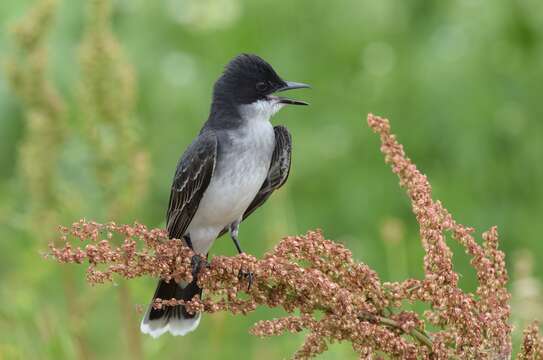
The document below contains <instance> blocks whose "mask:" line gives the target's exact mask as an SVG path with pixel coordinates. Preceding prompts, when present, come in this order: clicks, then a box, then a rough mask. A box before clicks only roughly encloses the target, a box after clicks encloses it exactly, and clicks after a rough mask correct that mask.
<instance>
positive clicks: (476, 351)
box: [50, 115, 543, 359]
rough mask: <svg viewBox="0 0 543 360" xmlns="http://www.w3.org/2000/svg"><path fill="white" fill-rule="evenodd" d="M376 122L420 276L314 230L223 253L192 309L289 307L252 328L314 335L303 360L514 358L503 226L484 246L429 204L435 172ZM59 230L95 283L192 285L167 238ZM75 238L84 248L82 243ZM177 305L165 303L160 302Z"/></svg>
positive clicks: (533, 349)
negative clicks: (406, 274) (343, 350)
mask: <svg viewBox="0 0 543 360" xmlns="http://www.w3.org/2000/svg"><path fill="white" fill-rule="evenodd" d="M368 124H369V126H370V127H371V129H372V130H373V131H374V132H376V133H378V134H379V135H380V137H381V151H382V152H383V154H384V155H385V160H386V162H387V163H389V164H390V166H391V168H392V171H393V172H394V173H395V174H397V175H398V177H399V179H400V185H401V186H402V187H403V188H405V189H406V192H407V194H408V196H409V198H410V200H411V204H412V209H413V213H414V214H415V216H416V219H417V222H418V224H419V226H420V238H421V242H422V245H423V247H424V251H425V257H424V272H425V276H424V278H423V279H407V280H405V281H402V282H394V283H383V282H381V281H380V279H379V277H378V275H377V274H376V273H375V272H374V271H373V270H372V269H370V268H369V267H368V266H367V265H365V264H363V263H358V262H355V261H354V260H353V258H352V254H351V252H350V251H349V250H348V249H346V248H345V247H344V246H343V245H341V244H338V243H335V242H333V241H330V240H326V239H325V238H324V236H323V234H322V232H321V231H309V232H308V233H307V234H305V235H303V236H289V237H285V238H283V239H282V240H281V241H280V242H279V244H277V246H276V247H275V248H274V249H272V250H271V251H270V252H268V253H266V254H265V255H264V256H263V257H262V259H257V258H255V257H253V256H250V255H247V254H241V255H238V256H235V257H224V256H216V257H214V258H213V259H212V260H211V261H210V262H209V263H207V264H206V266H204V267H202V268H201V269H200V270H199V271H200V272H199V275H198V276H199V284H200V286H201V287H203V288H204V289H205V296H204V298H203V299H199V298H195V299H193V300H191V301H189V302H186V303H184V304H185V305H186V306H187V308H188V309H189V311H204V312H210V313H212V312H216V311H229V312H231V313H234V314H238V313H241V314H245V313H247V312H250V311H252V310H254V309H255V308H256V307H257V306H267V307H279V308H282V309H284V310H285V311H286V312H287V313H288V315H287V316H285V317H283V318H279V319H274V320H265V321H261V322H258V323H257V324H255V326H254V327H253V328H252V329H251V332H252V333H253V334H254V335H257V336H272V335H280V334H283V333H285V332H300V331H307V332H308V335H307V337H306V340H305V342H304V344H303V345H302V347H301V348H300V349H299V350H298V352H297V353H296V354H295V358H297V359H306V358H311V357H313V356H315V355H317V354H320V353H322V352H324V351H326V349H327V346H328V344H330V343H333V342H336V341H348V342H350V343H351V344H352V347H353V349H354V350H355V351H356V352H357V353H358V355H359V356H360V358H364V359H366V358H367V359H370V358H374V357H375V356H379V354H387V355H390V356H392V357H394V358H402V359H416V358H421V359H449V358H453V359H509V358H510V357H511V326H510V325H509V323H508V321H509V317H510V309H509V298H510V296H509V293H508V292H507V289H506V284H507V280H508V277H507V271H506V268H505V256H504V254H503V252H501V251H500V250H499V249H498V232H497V230H496V228H495V227H493V228H491V229H490V230H488V231H487V232H485V233H484V234H483V235H482V241H481V243H478V242H477V241H476V240H475V238H474V237H473V235H472V234H473V232H474V229H472V228H468V227H465V226H464V225H461V224H458V223H457V222H456V221H455V220H454V219H453V217H452V216H451V214H450V213H449V212H448V211H447V210H446V209H445V208H444V207H443V206H442V205H441V203H440V202H439V201H434V200H433V199H432V191H431V186H430V184H429V182H428V180H427V178H426V176H424V175H423V174H422V173H421V172H420V171H419V170H418V169H417V168H416V166H415V165H414V164H413V163H412V162H411V161H410V160H409V158H407V157H406V155H405V153H404V150H403V147H402V145H400V144H399V143H398V142H397V141H396V138H395V136H394V135H392V134H391V133H390V125H389V122H388V120H386V119H383V118H380V117H377V116H373V115H369V116H368ZM61 234H62V235H61V237H62V240H63V241H64V243H65V246H64V247H55V246H54V245H53V244H51V246H50V255H51V256H52V257H54V258H55V259H56V260H57V261H59V262H62V263H79V264H82V263H88V264H89V266H88V270H87V279H88V281H89V282H90V283H91V284H97V283H103V282H106V281H111V280H112V279H113V276H114V275H115V274H116V275H119V276H121V277H123V278H127V279H131V278H135V277H139V276H153V277H161V278H163V279H166V280H169V279H176V280H180V279H184V280H187V281H188V280H190V279H191V278H192V276H193V275H192V271H193V269H192V266H191V259H192V257H193V256H198V255H197V254H196V255H195V254H193V253H192V251H191V250H190V249H188V248H186V247H184V246H183V245H182V242H181V241H180V240H177V239H168V238H167V236H166V233H165V232H164V231H163V230H161V229H152V230H151V229H148V228H146V227H145V226H143V225H141V224H134V225H131V226H129V225H116V224H115V223H109V224H105V225H101V224H98V223H94V222H87V221H83V220H81V221H79V222H77V223H74V224H73V225H72V226H71V227H70V228H62V229H61ZM447 235H450V236H451V237H452V238H453V239H454V240H456V241H458V242H459V243H460V244H461V245H462V246H463V247H464V248H465V251H466V253H467V254H468V255H469V256H470V257H471V264H472V266H473V268H474V269H475V271H476V273H477V279H478V283H479V286H478V288H477V290H476V292H475V293H469V292H465V291H463V290H462V289H460V288H459V286H458V277H459V275H458V274H457V273H456V272H455V271H454V270H453V262H452V252H451V250H450V249H449V247H448V246H447V243H446V236H447ZM118 238H119V240H117V239H118ZM75 239H77V240H78V241H81V242H83V244H85V245H84V246H82V245H83V244H81V243H79V244H78V243H74V240H75ZM118 241H120V243H118ZM116 243H117V245H115V244H116ZM240 269H243V270H245V271H252V272H253V273H254V281H253V284H252V286H251V287H250V288H249V287H248V286H247V285H248V284H247V283H246V279H244V278H240V277H238V273H239V270H240ZM416 301H418V302H423V303H426V304H428V305H429V308H430V310H428V311H426V312H424V313H423V314H418V313H415V312H412V311H407V310H405V309H404V308H403V305H404V303H405V302H416ZM180 302H181V301H178V300H174V299H157V301H156V302H155V304H154V306H156V307H162V306H171V305H175V304H179V303H180ZM430 325H431V326H430ZM430 329H438V330H430ZM541 341H542V340H541V337H540V336H539V335H538V332H537V327H536V326H535V325H533V326H532V327H530V328H529V329H528V330H527V331H526V332H525V339H524V345H523V347H522V350H521V353H520V354H519V355H518V358H519V359H539V358H541V356H543V352H542V348H541Z"/></svg>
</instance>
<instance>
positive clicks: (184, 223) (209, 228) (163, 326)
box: [140, 54, 309, 337]
mask: <svg viewBox="0 0 543 360" xmlns="http://www.w3.org/2000/svg"><path fill="white" fill-rule="evenodd" d="M308 87H309V86H308V85H306V84H302V83H295V82H290V81H285V80H283V79H281V77H279V75H277V73H276V72H275V70H274V69H273V68H272V67H271V65H270V64H268V63H267V62H266V61H264V60H263V59H261V58H260V57H258V56H256V55H247V54H243V55H239V56H237V57H236V58H234V59H233V60H232V61H230V63H229V64H228V65H226V67H225V70H224V72H223V74H222V75H221V77H220V78H219V79H218V80H217V82H215V86H214V89H213V102H212V103H211V110H210V113H209V117H208V119H207V121H206V122H205V124H204V126H203V127H202V129H201V131H200V134H199V135H198V137H197V138H196V139H195V140H194V141H193V142H192V144H191V145H190V146H189V147H188V148H187V150H186V151H185V152H184V154H183V155H182V156H181V159H180V160H179V162H178V164H177V168H176V170H175V175H174V178H173V184H172V188H171V193H170V202H169V205H168V212H167V215H166V221H167V230H168V236H169V237H170V238H176V239H183V240H184V242H185V243H186V245H187V246H189V247H190V248H191V249H192V250H194V252H196V253H198V254H207V253H208V251H209V248H210V247H211V245H212V244H213V242H214V241H215V239H216V238H217V237H219V236H221V235H222V234H224V233H225V232H228V231H230V236H231V237H232V240H233V241H234V244H235V246H236V248H237V251H238V252H239V253H241V252H242V250H241V248H240V245H239V241H238V228H239V224H240V222H242V221H243V220H244V219H246V218H247V217H248V216H249V215H250V214H252V213H253V211H255V210H256V209H257V208H259V207H260V206H261V205H262V204H263V203H264V202H265V201H266V200H267V199H268V197H269V196H270V195H271V194H272V192H273V191H274V190H276V189H278V188H280V187H281V186H282V185H283V184H284V183H285V181H286V180H287V177H288V174H289V171H290V154H291V137H290V133H289V132H288V130H287V128H286V127H284V126H281V125H278V126H272V125H271V123H270V118H271V117H272V116H273V115H274V114H275V113H277V112H278V111H279V110H280V109H281V108H282V107H284V106H285V105H307V103H306V102H303V101H299V100H293V99H288V98H285V97H281V96H277V95H274V94H275V93H278V92H281V91H285V90H291V89H299V88H308ZM201 293H202V289H201V288H200V287H199V286H198V284H197V280H196V278H195V279H193V280H192V282H190V283H176V282H175V281H174V280H171V281H170V282H166V281H164V280H160V281H159V283H158V286H157V288H156V291H155V295H154V296H153V300H154V299H155V298H161V299H167V300H169V299H171V298H175V299H182V300H190V299H192V298H193V296H195V295H201ZM199 322H200V314H189V313H188V312H187V311H186V309H185V307H184V306H182V305H178V306H168V307H165V308H161V309H155V308H153V303H152V302H151V305H150V306H149V308H148V309H147V312H146V313H145V316H144V317H143V320H142V321H141V326H140V328H141V331H142V332H143V333H146V334H150V335H151V336H153V337H158V336H160V335H162V334H164V333H165V332H170V333H171V334H173V335H185V334H187V333H188V332H190V331H192V330H194V329H196V327H197V326H198V323H199Z"/></svg>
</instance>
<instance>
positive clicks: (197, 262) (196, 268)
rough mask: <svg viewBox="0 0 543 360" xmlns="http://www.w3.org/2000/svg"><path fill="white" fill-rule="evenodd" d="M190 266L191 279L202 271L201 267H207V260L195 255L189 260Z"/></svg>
mask: <svg viewBox="0 0 543 360" xmlns="http://www.w3.org/2000/svg"><path fill="white" fill-rule="evenodd" d="M190 264H191V266H192V277H196V276H197V275H198V273H199V272H200V270H202V268H203V267H205V266H207V260H206V259H204V258H203V257H201V256H200V255H198V254H196V255H193V256H192V258H191V259H190Z"/></svg>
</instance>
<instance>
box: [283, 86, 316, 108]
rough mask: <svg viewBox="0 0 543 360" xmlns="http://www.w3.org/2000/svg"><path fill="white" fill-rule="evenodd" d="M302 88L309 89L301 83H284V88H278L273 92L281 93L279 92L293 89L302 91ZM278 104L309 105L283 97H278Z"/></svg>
mask: <svg viewBox="0 0 543 360" xmlns="http://www.w3.org/2000/svg"><path fill="white" fill-rule="evenodd" d="M303 88H311V86H309V85H307V84H303V83H297V82H293V81H285V86H282V87H280V88H279V89H277V90H275V92H281V91H287V90H294V89H303ZM277 98H278V99H279V102H280V103H281V104H289V105H309V104H308V103H306V102H305V101H301V100H294V99H289V98H286V97H283V96H278V97H277Z"/></svg>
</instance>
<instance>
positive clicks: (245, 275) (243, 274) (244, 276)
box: [238, 269, 254, 291]
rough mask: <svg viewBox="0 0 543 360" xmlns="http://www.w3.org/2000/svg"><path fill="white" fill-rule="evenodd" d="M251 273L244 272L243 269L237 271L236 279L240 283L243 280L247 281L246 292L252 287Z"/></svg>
mask: <svg viewBox="0 0 543 360" xmlns="http://www.w3.org/2000/svg"><path fill="white" fill-rule="evenodd" d="M253 278H254V275H253V272H252V271H245V270H243V269H239V272H238V279H239V280H240V281H242V280H243V279H247V291H249V290H251V286H252V285H253Z"/></svg>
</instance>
